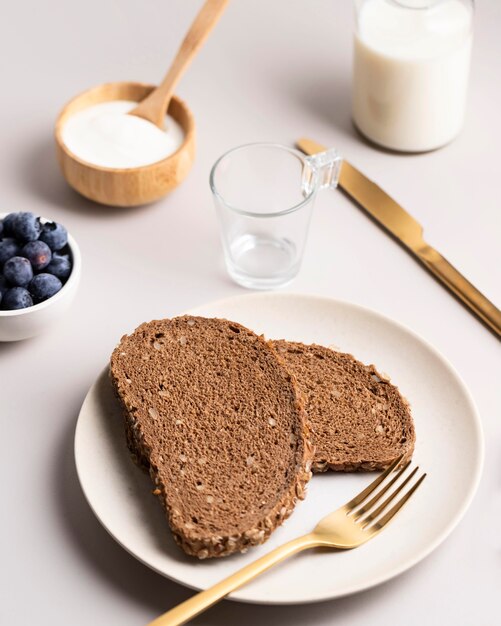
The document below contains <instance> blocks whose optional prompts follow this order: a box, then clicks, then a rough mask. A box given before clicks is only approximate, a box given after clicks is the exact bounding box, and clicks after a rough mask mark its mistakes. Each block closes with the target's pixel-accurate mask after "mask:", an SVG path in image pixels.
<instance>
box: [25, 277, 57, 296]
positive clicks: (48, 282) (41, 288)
mask: <svg viewBox="0 0 501 626" xmlns="http://www.w3.org/2000/svg"><path fill="white" fill-rule="evenodd" d="M62 286H63V285H62V283H61V281H60V280H59V278H57V276H52V274H45V273H43V274H37V275H36V276H35V277H34V278H33V280H32V281H31V283H30V284H29V286H28V289H29V290H30V293H31V295H32V296H33V300H34V301H35V302H43V300H47V299H48V298H52V296H53V295H54V294H56V293H57V292H58V291H59V290H60V289H61V287H62Z"/></svg>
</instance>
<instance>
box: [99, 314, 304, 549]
mask: <svg viewBox="0 0 501 626" xmlns="http://www.w3.org/2000/svg"><path fill="white" fill-rule="evenodd" d="M111 379H112V383H113V386H114V389H115V391H116V394H117V396H118V398H119V400H120V402H121V404H122V405H123V409H124V418H125V427H126V434H127V441H128V445H129V448H130V450H131V452H132V454H133V456H134V457H135V458H136V460H137V461H138V462H139V463H140V464H142V465H144V466H145V467H146V468H148V469H149V472H150V475H151V478H152V480H153V483H154V485H155V490H154V492H153V493H155V494H156V495H158V497H159V499H160V500H161V503H162V505H163V507H164V508H165V511H166V513H167V519H168V522H169V525H170V527H171V530H172V533H173V535H174V538H175V540H176V542H177V543H178V544H179V545H180V546H181V548H182V549H183V550H184V551H185V552H187V553H188V554H190V555H194V556H197V557H198V558H201V559H203V558H207V557H220V556H226V555H228V554H231V553H233V552H237V551H240V552H244V551H245V550H246V549H247V548H248V547H249V546H253V545H256V544H260V543H263V542H264V541H265V540H266V539H267V538H268V537H269V536H270V534H271V533H272V532H273V530H274V529H275V528H276V527H277V526H279V525H280V524H281V523H282V522H283V520H284V519H285V518H287V517H288V516H289V515H290V513H291V512H292V510H293V508H294V506H295V504H296V502H297V500H298V498H303V497H304V491H305V485H306V483H307V481H308V480H309V478H310V477H311V471H310V467H311V461H312V458H313V449H312V446H311V444H310V443H309V440H308V431H307V426H306V416H305V411H304V408H303V406H302V404H301V402H300V400H299V394H298V391H297V387H296V384H295V382H294V380H293V377H292V376H291V375H290V374H289V372H288V370H287V369H286V368H285V367H284V365H283V362H282V361H281V360H280V358H279V357H278V356H277V354H276V352H275V351H274V350H273V348H272V347H271V346H270V344H269V343H268V342H266V341H265V340H264V339H263V338H262V337H258V336H257V335H255V334H254V333H253V332H252V331H250V330H248V329H247V328H244V327H243V326H241V325H239V324H236V323H233V322H229V321H227V320H219V319H207V318H202V317H190V316H185V317H178V318H175V319H172V320H160V321H153V322H149V323H146V324H142V325H141V326H140V327H139V328H137V329H136V331H134V332H133V333H132V334H131V335H130V336H125V337H123V338H122V340H121V342H120V344H119V345H118V347H117V348H116V349H115V351H114V352H113V355H112V357H111Z"/></svg>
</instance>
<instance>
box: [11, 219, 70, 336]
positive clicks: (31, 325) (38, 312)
mask: <svg viewBox="0 0 501 626" xmlns="http://www.w3.org/2000/svg"><path fill="white" fill-rule="evenodd" d="M6 215H8V213H0V219H3V218H4V217H5V216H6ZM41 220H42V222H49V221H52V220H48V219H45V218H44V217H42V218H41ZM68 247H69V249H70V254H71V260H72V270H71V274H70V276H69V278H68V280H67V281H66V283H65V284H64V285H63V287H62V289H61V290H60V291H58V292H57V293H56V294H55V295H54V296H52V298H49V299H48V300H45V301H44V302H40V304H35V305H34V306H30V307H28V308H26V309H18V310H17V311H1V310H0V341H19V340H21V339H28V338H29V337H34V336H35V335H39V334H41V333H43V332H44V331H45V330H46V329H47V328H49V327H50V326H52V324H54V323H55V322H57V320H58V319H59V318H60V317H61V316H62V315H63V313H65V311H66V309H68V307H69V306H70V304H71V303H72V301H73V298H74V297H75V294H76V292H77V288H78V284H79V282H80V274H81V273H82V259H81V256H80V248H79V247H78V244H77V242H76V241H75V240H74V239H73V237H72V236H71V235H70V234H68Z"/></svg>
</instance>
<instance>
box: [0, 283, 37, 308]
mask: <svg viewBox="0 0 501 626" xmlns="http://www.w3.org/2000/svg"><path fill="white" fill-rule="evenodd" d="M29 306H33V300H32V299H31V296H30V294H29V292H28V291H27V290H26V289H24V288H23V287H12V289H9V291H6V292H5V294H4V296H3V299H2V308H3V309H5V310H7V311H14V310H16V309H26V308H27V307H29Z"/></svg>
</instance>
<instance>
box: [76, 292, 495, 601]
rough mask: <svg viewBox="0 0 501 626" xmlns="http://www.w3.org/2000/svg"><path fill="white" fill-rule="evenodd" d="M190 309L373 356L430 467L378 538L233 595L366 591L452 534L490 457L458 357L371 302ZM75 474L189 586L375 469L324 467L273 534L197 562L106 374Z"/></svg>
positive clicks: (90, 408) (117, 528) (164, 569)
mask: <svg viewBox="0 0 501 626" xmlns="http://www.w3.org/2000/svg"><path fill="white" fill-rule="evenodd" d="M192 313H196V314H199V315H205V316H208V317H216V316H217V317H226V318H229V319H232V320H235V321H238V322H241V323H243V324H245V325H246V326H249V327H250V328H252V329H253V330H255V331H256V332H258V333H264V334H265V335H266V336H267V337H270V338H279V337H286V338H288V339H291V340H299V341H304V342H307V343H308V342H316V343H320V344H324V345H335V346H337V347H339V348H340V349H341V350H343V351H346V352H350V353H352V354H354V355H355V356H356V357H358V358H359V359H360V360H362V361H364V362H366V363H371V362H373V363H375V364H376V365H377V367H378V368H379V369H380V371H382V372H386V373H389V374H390V375H391V378H392V381H393V382H394V383H396V384H397V385H398V386H399V388H400V389H401V391H402V393H403V394H404V395H405V396H406V397H407V398H408V399H409V401H410V403H411V405H412V410H413V414H414V420H415V424H416V431H417V443H416V450H415V454H414V459H415V461H416V462H417V463H419V465H420V466H421V467H422V469H423V470H425V471H426V472H427V473H428V477H427V479H426V480H425V482H424V483H423V485H422V486H421V488H420V489H419V491H418V492H417V493H416V495H415V496H414V497H413V498H412V500H411V501H410V503H409V504H408V505H407V506H406V507H405V508H404V509H403V510H402V512H401V513H400V514H399V515H398V516H397V517H396V518H395V521H394V522H393V523H392V524H390V526H389V527H388V528H387V529H386V530H385V531H384V532H382V533H381V534H380V535H379V536H378V537H376V538H375V539H374V540H372V541H370V542H368V543H367V544H365V545H363V546H362V547H360V548H358V549H356V550H352V551H345V552H341V551H340V552H335V551H331V552H329V551H310V552H306V553H303V554H300V555H297V556H296V557H294V558H292V559H290V560H288V561H287V562H285V563H283V564H281V565H279V566H277V567H276V568H275V569H273V570H271V571H270V572H268V573H266V574H264V575H262V576H261V577H260V578H258V579H257V580H256V581H254V582H252V583H250V584H249V585H247V586H245V587H244V588H242V589H240V590H239V591H237V592H235V593H233V594H232V595H231V597H232V598H234V599H237V600H242V601H246V602H258V603H269V604H289V603H290V604H294V603H303V602H314V601H319V600H326V599H329V598H335V597H338V596H343V595H346V594H349V593H353V592H355V591H359V590H362V589H367V588H368V587H372V586H373V585H376V584H378V583H381V582H383V581H385V580H388V579H389V578H392V577H393V576H396V575H397V574H400V573H401V572H403V571H404V570H406V569H408V568H409V567H411V566H412V565H414V564H415V563H417V562H418V561H420V560H421V559H422V558H424V557H425V556H426V555H427V554H429V553H430V552H431V551H432V550H433V549H434V548H436V547H437V546H438V545H439V544H440V542H441V541H443V540H444V539H445V537H447V535H448V534H449V533H450V532H451V531H452V529H453V528H454V527H455V525H456V524H457V523H458V522H459V520H460V519H461V517H462V515H463V514H464V512H465V511H466V509H467V507H468V505H469V504H470V501H471V499H472V497H473V494H474V492H475V489H476V487H477V484H478V481H479V478H480V473H481V468H482V459H483V440H482V431H481V425H480V421H479V417H478V415H477V411H476V408H475V405H474V403H473V400H472V398H471V396H470V393H469V392H468V390H467V388H466V387H465V385H464V383H463V382H462V381H461V379H460V378H459V376H458V374H457V373H456V372H455V370H454V369H453V368H452V366H451V365H450V364H449V363H448V362H447V361H446V359H445V358H444V357H443V356H441V355H440V354H439V353H438V352H436V350H435V349H434V348H432V347H431V346H430V345H429V344H427V343H426V342H425V341H423V340H422V339H421V338H420V337H418V336H417V335H415V334H414V333H413V332H411V331H410V330H408V329H407V328H404V327H403V326H401V325H399V324H397V323H395V322H393V321H391V320H389V319H387V318H386V317H383V316H381V315H379V314H377V313H374V312H373V311H370V310H367V309H364V308H361V307H359V306H355V305H353V304H348V303H344V302H338V301H336V300H330V299H327V298H317V297H311V296H299V295H288V294H251V295H247V296H241V297H237V298H231V299H228V300H223V301H220V302H216V303H212V304H208V305H205V306H202V307H199V308H198V309H196V310H195V311H192ZM75 455H76V464H77V470H78V476H79V478H80V482H81V485H82V488H83V491H84V493H85V495H86V497H87V500H88V501H89V504H90V506H91V507H92V509H93V511H94V513H95V514H96V515H97V517H98V518H99V520H100V521H101V523H102V524H103V526H104V527H105V528H106V529H107V530H108V531H109V533H110V534H111V535H112V536H113V537H114V538H115V539H116V540H117V541H118V542H119V543H120V544H121V545H122V546H123V547H124V548H125V549H126V550H128V551H129V552H130V553H131V554H133V555H134V556H135V557H137V558H138V559H139V560H140V561H142V562H143V563H145V564H146V565H148V566H149V567H151V568H152V569H154V570H156V571H157V572H159V573H160V574H163V575H164V576H167V577H168V578H172V579H173V580H176V581H177V582H180V583H182V584H184V585H186V586H188V587H192V588H195V589H203V588H206V587H208V586H210V585H212V584H213V583H215V582H217V581H218V580H220V579H222V578H224V577H225V576H227V575H229V574H231V573H233V572H234V571H236V570H237V569H239V568H240V567H242V566H243V565H246V564H247V563H250V562H251V561H252V560H254V559H256V558H257V557H259V556H261V555H263V554H265V553H266V552H268V551H269V550H271V549H272V548H275V547H276V546H278V545H279V544H282V543H284V542H286V541H288V540H289V539H292V538H294V537H297V536H298V535H300V534H302V533H305V532H307V531H309V530H311V528H312V527H313V526H314V525H315V523H316V521H317V520H319V519H320V518H321V517H322V516H323V515H325V514H326V513H328V512H329V511H331V510H333V509H335V508H337V507H338V506H340V505H341V504H343V503H344V502H345V501H347V500H348V499H349V498H351V497H352V496H353V495H354V494H356V493H357V492H359V491H360V490H361V489H362V488H363V487H364V486H365V485H367V484H368V483H369V482H370V481H371V480H372V479H373V475H368V474H346V475H344V474H343V475H340V474H334V473H328V474H322V475H319V476H314V478H313V480H312V481H311V482H310V484H309V491H308V496H307V498H306V500H305V501H304V502H302V503H300V504H299V505H298V506H297V508H296V510H295V512H294V513H293V515H292V516H291V518H290V519H289V520H287V522H286V523H285V524H284V525H283V526H282V527H281V528H279V529H278V530H277V531H276V532H275V533H273V535H272V537H271V539H270V540H269V541H268V542H267V543H266V544H264V545H263V546H260V547H258V548H254V549H252V550H250V551H249V552H248V553H247V554H245V555H234V556H231V557H229V558H225V559H214V560H209V561H197V560H194V559H193V558H190V557H187V556H185V555H184V553H182V552H181V550H180V549H179V548H178V547H177V546H176V545H175V544H174V542H173V540H172V538H171V536H170V533H169V530H168V528H167V524H166V521H165V519H164V515H163V512H162V510H161V507H160V505H159V503H158V501H157V499H156V498H155V497H153V496H152V495H151V489H152V486H151V484H150V481H149V478H148V476H147V475H146V474H145V473H143V472H142V471H141V470H140V469H138V468H137V467H136V466H135V465H134V464H133V463H132V461H131V459H130V457H129V454H128V451H127V448H126V445H125V439H124V434H123V430H122V419H121V416H120V413H119V409H118V406H117V403H116V401H115V399H114V397H113V395H112V392H111V389H110V384H109V381H108V378H107V374H106V373H104V374H102V375H101V376H100V377H99V379H98V380H97V382H96V383H95V385H94V386H93V387H92V389H91V390H90V391H89V394H88V396H87V398H86V400H85V402H84V405H83V407H82V410H81V413H80V417H79V419H78V425H77V430H76V439H75Z"/></svg>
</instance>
